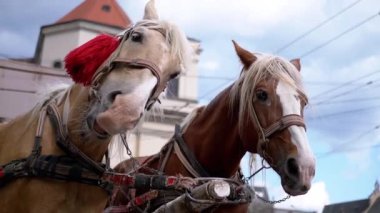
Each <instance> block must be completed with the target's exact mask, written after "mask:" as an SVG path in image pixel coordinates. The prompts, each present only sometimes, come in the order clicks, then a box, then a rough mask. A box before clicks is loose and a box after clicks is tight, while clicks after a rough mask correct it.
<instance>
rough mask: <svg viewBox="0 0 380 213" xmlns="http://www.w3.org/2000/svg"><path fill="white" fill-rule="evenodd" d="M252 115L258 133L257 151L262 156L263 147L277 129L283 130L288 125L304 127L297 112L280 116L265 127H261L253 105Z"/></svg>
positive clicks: (263, 152) (302, 120) (303, 122)
mask: <svg viewBox="0 0 380 213" xmlns="http://www.w3.org/2000/svg"><path fill="white" fill-rule="evenodd" d="M253 116H254V120H255V123H256V126H257V130H258V133H259V135H260V136H259V137H260V138H259V141H258V143H257V152H258V153H260V154H262V155H263V156H265V155H266V153H265V147H267V146H266V145H267V144H268V143H269V142H270V136H271V135H273V134H274V133H275V132H277V131H281V130H284V129H286V128H288V127H290V126H293V125H295V126H302V127H304V128H305V129H306V125H305V121H304V119H303V117H301V116H300V115H297V114H289V115H285V116H282V117H281V118H280V119H279V120H277V121H276V122H274V123H272V124H271V125H269V126H268V127H267V128H263V127H262V125H261V123H260V120H259V117H258V116H257V113H256V110H255V107H253Z"/></svg>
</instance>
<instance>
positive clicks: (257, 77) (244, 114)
mask: <svg viewBox="0 0 380 213" xmlns="http://www.w3.org/2000/svg"><path fill="white" fill-rule="evenodd" d="M234 45H235V50H236V53H237V55H238V57H239V58H240V60H241V62H242V64H243V66H244V67H243V70H242V73H241V76H240V78H239V80H238V81H237V82H236V83H235V84H234V86H233V87H234V89H233V90H232V91H231V92H233V93H239V94H240V96H239V97H240V98H239V100H235V102H238V103H236V105H238V106H239V131H240V137H241V139H242V142H243V146H244V148H245V149H246V150H247V151H249V152H252V153H258V154H260V155H261V156H262V157H263V158H264V159H265V160H266V161H267V162H268V163H269V165H270V166H271V167H272V168H273V169H274V170H275V171H276V172H277V173H278V174H279V175H280V177H281V183H282V186H283V189H284V190H285V191H286V192H287V193H289V194H291V195H300V194H305V193H306V192H307V191H308V190H309V189H310V186H311V181H312V179H313V177H314V174H315V158H314V156H313V153H312V151H311V149H310V146H309V142H308V138H307V135H306V126H305V123H304V121H303V111H304V108H305V106H306V104H307V96H306V95H305V92H304V89H303V87H302V82H301V76H300V69H301V65H300V61H299V60H298V59H295V60H291V61H287V60H285V59H283V58H281V57H278V56H270V55H261V54H253V53H251V52H249V51H247V50H245V49H243V48H242V47H240V46H239V45H238V44H237V43H235V42H234ZM257 138H259V140H258V141H259V142H258V143H253V141H255V140H256V141H257Z"/></svg>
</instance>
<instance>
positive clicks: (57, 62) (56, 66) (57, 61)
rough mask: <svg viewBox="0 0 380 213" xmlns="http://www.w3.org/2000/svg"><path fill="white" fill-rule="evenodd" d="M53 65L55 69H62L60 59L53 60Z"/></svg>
mask: <svg viewBox="0 0 380 213" xmlns="http://www.w3.org/2000/svg"><path fill="white" fill-rule="evenodd" d="M53 67H54V68H57V69H62V61H61V60H55V61H54V62H53Z"/></svg>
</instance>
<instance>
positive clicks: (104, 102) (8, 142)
mask: <svg viewBox="0 0 380 213" xmlns="http://www.w3.org/2000/svg"><path fill="white" fill-rule="evenodd" d="M120 41H121V42H120V45H119V46H118V48H117V49H116V51H114V53H112V54H111V55H110V57H109V58H108V59H107V60H106V61H105V62H104V63H103V64H102V65H101V66H100V67H99V68H98V69H97V71H96V73H95V75H94V76H93V77H92V81H91V82H90V85H89V86H85V84H79V83H77V84H74V85H72V86H71V87H69V88H68V89H65V90H58V91H55V92H53V93H51V94H50V95H49V97H48V98H46V99H45V100H44V101H43V102H41V103H40V104H38V105H37V106H36V107H35V108H34V109H32V110H31V111H30V112H28V113H26V114H24V115H21V116H19V117H17V118H15V119H14V120H11V121H9V122H7V123H2V124H0V186H1V185H2V183H1V181H4V180H2V179H1V177H2V176H4V170H1V168H2V166H4V165H6V164H7V163H9V162H11V161H13V160H17V159H23V158H24V159H25V158H27V157H28V156H30V155H31V152H32V149H33V146H34V144H35V138H36V135H38V130H37V128H38V127H37V126H43V127H44V128H43V130H42V131H41V137H42V140H41V143H40V145H41V148H42V149H41V155H52V156H57V155H62V156H65V155H67V153H66V152H65V151H63V150H62V149H61V148H60V147H59V146H58V145H57V144H56V137H57V136H59V134H60V133H59V131H58V130H57V128H56V126H54V123H53V122H52V121H51V119H48V118H45V119H44V118H42V119H39V117H40V115H43V114H44V113H41V111H42V112H44V110H46V107H47V106H50V105H54V106H56V109H57V114H58V117H59V118H60V121H61V122H60V124H59V125H60V127H61V130H62V132H63V137H64V138H67V139H68V141H69V143H70V144H71V145H75V146H76V147H77V148H78V149H79V150H80V151H81V152H82V153H84V154H85V155H86V156H87V157H89V158H90V159H91V160H92V161H94V162H101V161H102V159H103V157H104V155H105V153H106V152H107V149H108V146H109V143H110V141H111V138H112V136H114V135H116V134H119V133H123V132H125V131H127V130H130V129H132V128H134V126H135V125H136V122H137V121H138V120H139V119H140V118H141V116H142V114H143V113H144V111H145V109H147V108H149V107H150V105H152V104H153V103H154V102H155V100H156V99H157V96H158V95H159V93H161V92H162V90H163V89H164V88H165V86H166V83H167V82H168V81H169V80H170V79H171V78H173V77H175V76H176V75H177V74H178V73H179V72H180V71H181V70H182V69H183V68H185V67H186V62H187V61H190V60H189V54H188V53H189V48H190V47H189V45H188V43H187V40H186V37H185V36H184V34H183V33H181V32H180V31H179V29H178V28H177V27H176V26H175V25H172V24H170V23H168V22H166V21H161V20H158V16H157V13H156V10H155V8H154V2H152V1H151V2H149V3H148V4H147V5H146V8H145V14H144V19H143V20H142V21H140V22H137V23H136V24H135V25H134V26H133V27H132V28H131V29H129V30H127V31H126V32H125V33H124V34H123V35H122V36H121V38H120ZM112 61H114V63H112V66H109V65H110V64H111V62H112ZM107 66H109V69H108V67H107ZM105 67H106V68H105ZM39 121H40V124H39V123H38V122H39ZM36 132H37V133H36ZM4 183H5V181H4V182H3V184H4ZM0 197H1V198H0V212H101V211H102V210H103V209H104V207H105V205H106V202H107V198H108V194H107V193H106V191H105V190H103V189H102V188H100V187H98V186H93V185H87V184H83V183H78V182H74V181H68V180H63V181H62V180H56V179H54V178H46V177H22V178H17V179H14V180H11V181H9V182H8V183H6V184H5V185H4V186H3V187H0Z"/></svg>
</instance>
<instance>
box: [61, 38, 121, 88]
mask: <svg viewBox="0 0 380 213" xmlns="http://www.w3.org/2000/svg"><path fill="white" fill-rule="evenodd" d="M118 46H119V39H118V38H117V37H114V36H110V35H104V34H102V35H99V36H97V37H95V38H93V39H91V40H90V41H88V42H86V43H85V44H83V45H81V46H79V47H77V48H75V49H74V50H72V51H71V52H70V53H69V54H67V56H66V57H65V68H66V72H67V73H68V74H69V75H70V76H71V78H72V79H73V81H74V82H75V83H81V84H83V85H85V86H87V85H90V84H91V79H92V76H93V75H94V73H95V72H96V70H97V69H98V68H99V66H100V65H102V63H103V62H104V61H105V60H106V59H107V58H108V57H109V56H110V55H111V53H112V52H113V51H115V50H116V48H117V47H118Z"/></svg>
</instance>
